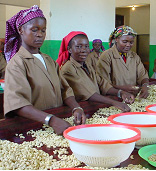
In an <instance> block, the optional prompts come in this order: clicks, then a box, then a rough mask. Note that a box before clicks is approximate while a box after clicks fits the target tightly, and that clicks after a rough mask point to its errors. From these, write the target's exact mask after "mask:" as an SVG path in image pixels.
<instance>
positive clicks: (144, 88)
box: [139, 78, 149, 99]
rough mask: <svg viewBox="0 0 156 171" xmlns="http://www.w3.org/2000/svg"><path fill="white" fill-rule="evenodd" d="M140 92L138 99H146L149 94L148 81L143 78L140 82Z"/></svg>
mask: <svg viewBox="0 0 156 171" xmlns="http://www.w3.org/2000/svg"><path fill="white" fill-rule="evenodd" d="M141 85H142V86H141V91H140V95H139V98H145V99H146V98H147V97H148V95H149V93H148V86H149V79H147V78H145V79H143V80H142V82H141Z"/></svg>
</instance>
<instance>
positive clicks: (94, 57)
mask: <svg viewBox="0 0 156 171" xmlns="http://www.w3.org/2000/svg"><path fill="white" fill-rule="evenodd" d="M101 53H102V52H100V54H99V55H101ZM98 60H99V56H98V54H97V53H96V52H95V51H93V52H91V53H90V54H89V55H88V57H87V60H86V62H87V63H89V64H90V65H92V67H93V68H94V70H96V64H97V61H98Z"/></svg>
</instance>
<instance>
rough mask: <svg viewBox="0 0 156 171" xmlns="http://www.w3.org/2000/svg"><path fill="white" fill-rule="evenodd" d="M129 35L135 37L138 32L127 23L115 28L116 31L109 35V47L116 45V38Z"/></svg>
mask: <svg viewBox="0 0 156 171" xmlns="http://www.w3.org/2000/svg"><path fill="white" fill-rule="evenodd" d="M127 35H131V36H134V37H135V36H136V35H137V33H136V32H134V30H133V29H132V28H131V27H129V26H125V25H123V26H119V27H117V28H115V29H114V31H113V32H112V33H111V35H110V36H109V47H112V46H113V45H114V43H115V39H116V38H117V37H119V36H127Z"/></svg>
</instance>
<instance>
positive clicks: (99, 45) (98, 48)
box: [93, 42, 102, 52]
mask: <svg viewBox="0 0 156 171" xmlns="http://www.w3.org/2000/svg"><path fill="white" fill-rule="evenodd" d="M101 46H102V45H101V43H99V42H96V43H94V44H93V48H94V50H95V52H100V49H101Z"/></svg>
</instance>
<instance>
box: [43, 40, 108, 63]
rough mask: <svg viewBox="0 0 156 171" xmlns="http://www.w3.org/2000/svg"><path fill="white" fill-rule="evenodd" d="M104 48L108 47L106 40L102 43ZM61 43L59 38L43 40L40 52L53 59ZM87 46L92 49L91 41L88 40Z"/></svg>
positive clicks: (56, 56)
mask: <svg viewBox="0 0 156 171" xmlns="http://www.w3.org/2000/svg"><path fill="white" fill-rule="evenodd" d="M102 44H103V46H104V47H105V49H108V48H109V45H108V42H103V43H102ZM60 45H61V40H45V41H44V43H43V45H42V47H41V49H40V50H41V52H42V53H45V54H48V55H49V56H50V57H51V58H52V59H53V60H56V59H57V58H58V53H59V49H60ZM89 47H90V49H92V42H89Z"/></svg>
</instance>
